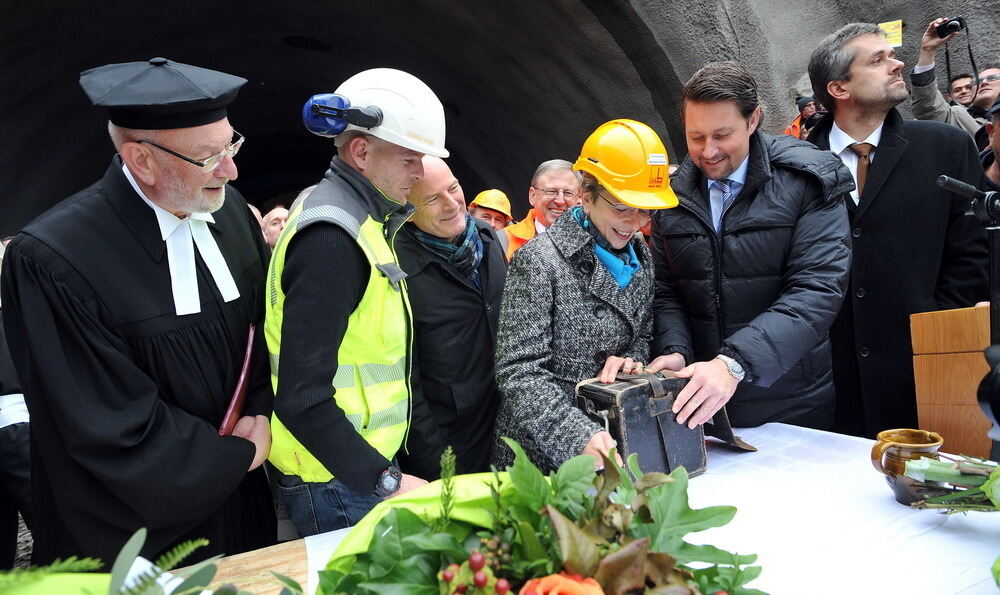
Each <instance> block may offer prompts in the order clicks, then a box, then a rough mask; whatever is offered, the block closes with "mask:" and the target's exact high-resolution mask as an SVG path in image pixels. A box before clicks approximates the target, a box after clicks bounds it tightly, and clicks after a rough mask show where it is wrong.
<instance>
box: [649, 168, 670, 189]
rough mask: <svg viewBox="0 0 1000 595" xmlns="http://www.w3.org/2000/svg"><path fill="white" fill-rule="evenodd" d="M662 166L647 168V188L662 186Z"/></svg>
mask: <svg viewBox="0 0 1000 595" xmlns="http://www.w3.org/2000/svg"><path fill="white" fill-rule="evenodd" d="M664 169H666V168H665V167H663V166H659V167H651V168H649V187H650V188H660V187H661V186H663V170H664Z"/></svg>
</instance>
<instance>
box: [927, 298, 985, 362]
mask: <svg viewBox="0 0 1000 595" xmlns="http://www.w3.org/2000/svg"><path fill="white" fill-rule="evenodd" d="M910 335H911V339H912V341H913V353H914V354H915V355H921V354H926V353H959V352H963V351H979V352H982V351H983V350H984V349H986V348H987V347H988V346H989V345H990V309H989V308H958V309H955V310H940V311H938V312H921V313H920V314H911V315H910Z"/></svg>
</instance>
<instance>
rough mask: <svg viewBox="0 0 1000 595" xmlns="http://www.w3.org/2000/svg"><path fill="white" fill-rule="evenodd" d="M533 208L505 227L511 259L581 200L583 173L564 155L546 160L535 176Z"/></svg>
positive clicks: (531, 193) (531, 192)
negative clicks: (526, 243) (525, 244)
mask: <svg viewBox="0 0 1000 595" xmlns="http://www.w3.org/2000/svg"><path fill="white" fill-rule="evenodd" d="M528 203H530V204H531V209H529V210H528V214H527V215H525V217H524V219H522V220H521V221H519V222H517V223H515V224H514V225H511V226H510V227H507V228H506V229H504V231H505V232H507V260H510V259H511V257H513V256H514V252H516V251H517V249H518V248H520V247H521V246H523V245H524V243H525V242H527V241H528V240H530V239H531V238H533V237H535V236H536V235H538V234H540V233H543V232H545V230H546V229H548V227H549V226H550V225H552V223H553V222H555V220H556V219H558V218H559V216H560V215H562V214H563V213H565V212H566V211H567V210H569V209H570V208H572V207H575V206H576V205H578V204H580V174H578V173H577V172H575V171H573V164H572V163H570V162H569V161H566V160H564V159H550V160H549V161H545V162H543V163H542V164H541V165H539V166H538V168H537V169H536V170H535V175H533V176H531V186H530V187H529V188H528Z"/></svg>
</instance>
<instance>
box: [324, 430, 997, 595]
mask: <svg viewBox="0 0 1000 595" xmlns="http://www.w3.org/2000/svg"><path fill="white" fill-rule="evenodd" d="M736 433H737V434H738V435H739V436H740V437H742V438H743V439H744V440H746V441H748V442H750V443H751V444H753V445H754V446H756V447H757V448H758V449H759V451H758V452H755V453H739V452H733V451H730V450H729V449H727V448H726V447H723V446H721V445H719V444H717V443H714V442H710V443H709V453H708V457H709V458H708V471H707V472H705V474H703V475H701V476H698V477H696V478H694V479H692V480H691V483H690V486H689V488H688V493H689V498H690V504H691V506H692V507H693V508H704V507H706V506H714V505H718V504H725V505H734V506H736V507H737V508H738V509H739V511H738V512H737V513H736V517H735V518H734V519H733V520H732V521H731V522H730V523H729V524H728V525H726V526H724V527H718V528H716V529H710V530H708V531H705V532H703V533H693V534H689V535H688V536H687V539H688V540H689V541H690V542H692V543H710V544H712V545H715V546H718V547H721V548H723V549H726V550H729V551H732V552H737V553H741V554H757V555H758V556H759V557H758V560H757V564H758V565H760V566H762V567H763V572H762V573H761V575H760V577H759V578H758V579H757V580H755V581H754V582H753V583H751V585H750V586H752V587H756V588H758V589H761V590H764V591H767V592H769V593H771V594H772V595H801V594H807V593H808V594H810V595H820V594H824V593H864V594H867V593H884V594H886V595H889V594H891V595H896V594H900V595H902V594H906V595H910V594H913V595H924V594H935V595H937V594H948V593H962V594H963V595H971V594H979V593H984V594H985V593H990V594H996V593H997V592H998V590H997V588H996V587H995V586H994V582H993V579H992V577H991V576H990V567H991V565H992V564H993V561H994V560H995V559H996V558H997V556H1000V512H996V513H970V514H968V515H964V516H963V515H950V516H946V515H943V514H940V513H938V512H935V511H929V510H915V509H911V508H908V507H905V506H903V505H902V504H897V503H896V501H895V500H894V499H893V496H892V491H891V490H890V489H889V486H888V485H887V484H886V482H885V479H884V478H883V476H882V475H881V474H879V473H878V472H876V471H875V470H874V469H873V468H872V466H871V463H870V462H869V453H870V452H871V447H872V444H873V443H872V441H871V440H865V439H862V438H854V437H851V436H843V435H841V434H832V433H829V432H819V431H816V430H809V429H805V428H799V427H795V426H788V425H784V424H767V425H764V426H761V427H759V428H750V429H739V430H737V431H736ZM945 448H947V444H946V445H945ZM344 533H346V530H341V531H334V532H331V533H327V534H323V535H316V536H314V537H307V538H306V540H305V543H306V550H307V552H308V559H309V586H308V591H307V592H309V593H313V592H315V590H316V584H317V574H316V573H317V571H318V570H320V569H322V568H323V567H324V566H325V565H326V562H327V560H329V558H330V555H331V554H332V553H333V550H334V549H335V548H336V546H337V544H339V543H340V540H341V539H343V534H344Z"/></svg>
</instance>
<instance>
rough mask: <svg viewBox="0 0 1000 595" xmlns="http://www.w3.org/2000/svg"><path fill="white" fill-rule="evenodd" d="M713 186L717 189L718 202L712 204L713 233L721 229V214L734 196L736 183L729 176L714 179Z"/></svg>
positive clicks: (731, 202)
mask: <svg viewBox="0 0 1000 595" xmlns="http://www.w3.org/2000/svg"><path fill="white" fill-rule="evenodd" d="M714 186H715V187H716V188H718V189H719V198H720V200H719V203H721V204H718V205H716V204H713V205H712V223H714V224H715V233H719V232H720V231H722V214H723V213H725V212H726V209H728V208H729V205H731V204H733V199H734V198H736V188H735V186H736V184H735V183H734V182H733V181H732V180H730V179H729V178H722V179H721V180H716V181H715V184H714Z"/></svg>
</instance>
